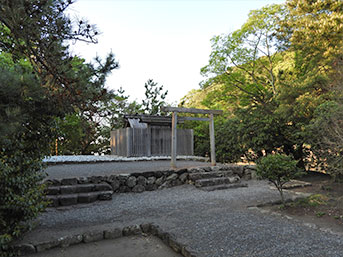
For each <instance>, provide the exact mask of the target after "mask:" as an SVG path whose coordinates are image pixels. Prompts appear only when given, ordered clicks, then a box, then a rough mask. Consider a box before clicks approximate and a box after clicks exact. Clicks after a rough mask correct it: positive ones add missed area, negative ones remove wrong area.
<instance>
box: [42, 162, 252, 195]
mask: <svg viewBox="0 0 343 257" xmlns="http://www.w3.org/2000/svg"><path fill="white" fill-rule="evenodd" d="M227 170H230V171H232V172H233V174H235V175H238V176H239V177H240V178H242V179H245V180H248V179H251V178H252V177H254V174H255V166H252V165H223V166H215V167H197V168H188V169H178V170H164V171H147V172H141V173H138V172H137V173H131V174H118V175H111V176H91V177H79V178H64V179H53V180H49V179H48V180H46V181H45V183H48V184H49V185H51V186H62V185H76V184H90V183H92V184H102V183H106V184H109V185H110V186H111V187H112V190H113V192H114V193H127V192H134V193H141V192H144V191H154V190H157V189H162V188H168V187H174V186H179V185H182V184H190V183H192V181H190V180H189V174H190V173H199V172H211V171H227Z"/></svg>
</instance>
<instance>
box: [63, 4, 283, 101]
mask: <svg viewBox="0 0 343 257" xmlns="http://www.w3.org/2000/svg"><path fill="white" fill-rule="evenodd" d="M284 2H285V1H284V0H78V1H76V2H75V3H74V4H72V5H71V6H70V10H69V11H70V15H71V17H76V18H86V19H87V20H88V21H89V22H90V23H91V24H96V26H97V29H98V30H99V32H100V35H99V37H98V41H99V43H98V44H96V45H94V44H86V43H81V42H78V43H76V44H74V45H72V48H71V49H72V51H73V53H74V54H77V55H79V56H81V57H83V58H85V59H86V60H87V61H92V59H93V58H94V57H95V56H99V57H103V58H105V57H106V55H107V54H108V53H109V52H111V51H112V53H113V54H114V55H115V58H116V60H117V61H118V62H119V66H120V68H119V69H116V70H113V71H112V73H111V75H109V77H108V79H107V82H106V86H107V87H108V88H110V89H114V90H117V89H119V88H120V87H122V88H123V89H124V90H125V93H126V95H129V96H130V100H131V101H132V100H138V101H141V100H142V99H144V92H145V89H144V84H145V83H146V82H147V80H148V79H153V80H154V82H157V83H158V85H163V89H164V90H168V95H167V102H168V103H170V104H173V105H177V103H178V102H179V100H180V99H181V98H182V97H183V96H185V95H186V94H187V93H188V92H189V91H190V90H192V89H199V88H200V87H199V83H200V82H201V81H202V80H203V79H204V78H203V77H202V76H201V75H200V69H201V68H202V67H204V66H205V65H207V63H208V60H209V55H210V53H211V41H210V40H211V38H212V37H214V36H215V35H221V34H228V33H230V32H233V31H235V30H237V29H239V28H240V27H241V25H243V24H244V22H245V21H246V20H247V18H248V13H249V11H250V10H254V9H259V8H261V7H263V6H265V5H270V4H274V3H275V4H281V3H284Z"/></svg>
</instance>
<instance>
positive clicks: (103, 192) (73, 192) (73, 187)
mask: <svg viewBox="0 0 343 257" xmlns="http://www.w3.org/2000/svg"><path fill="white" fill-rule="evenodd" d="M62 182H63V183H62V184H61V185H54V184H48V187H47V195H46V198H47V199H48V200H49V201H50V204H49V207H58V206H70V205H75V204H82V203H92V202H95V201H97V200H111V199H112V194H113V190H112V187H111V186H110V185H109V184H108V183H105V182H104V183H100V184H95V183H87V184H77V181H76V180H75V179H63V180H62Z"/></svg>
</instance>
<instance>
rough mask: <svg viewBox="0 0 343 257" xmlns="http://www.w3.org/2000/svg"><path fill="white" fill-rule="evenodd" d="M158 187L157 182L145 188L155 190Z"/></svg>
mask: <svg viewBox="0 0 343 257" xmlns="http://www.w3.org/2000/svg"><path fill="white" fill-rule="evenodd" d="M156 189H157V185H156V184H148V185H146V186H145V190H146V191H154V190H156Z"/></svg>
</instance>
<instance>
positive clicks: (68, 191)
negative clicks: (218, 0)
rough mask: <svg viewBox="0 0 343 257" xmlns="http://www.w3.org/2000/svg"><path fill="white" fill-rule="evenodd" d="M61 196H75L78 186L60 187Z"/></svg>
mask: <svg viewBox="0 0 343 257" xmlns="http://www.w3.org/2000/svg"><path fill="white" fill-rule="evenodd" d="M60 192H61V194H63V195H64V194H74V193H76V185H67V186H61V187H60Z"/></svg>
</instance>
